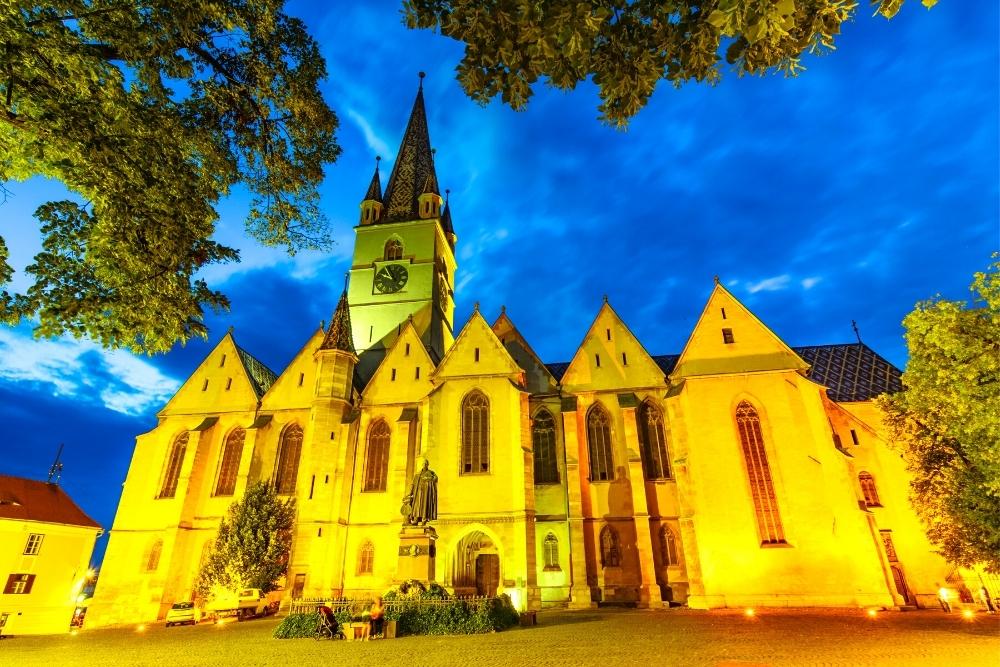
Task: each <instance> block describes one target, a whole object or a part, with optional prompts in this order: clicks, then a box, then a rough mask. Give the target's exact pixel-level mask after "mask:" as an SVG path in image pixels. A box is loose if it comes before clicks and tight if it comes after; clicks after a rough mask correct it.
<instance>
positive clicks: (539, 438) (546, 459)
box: [531, 410, 559, 484]
mask: <svg viewBox="0 0 1000 667" xmlns="http://www.w3.org/2000/svg"><path fill="white" fill-rule="evenodd" d="M531 446H532V448H533V449H534V450H535V484H558V483H559V466H558V465H557V463H556V421H555V419H553V417H552V413H551V412H549V411H548V410H542V411H541V412H539V413H538V414H537V415H535V419H534V421H533V423H532V425H531Z"/></svg>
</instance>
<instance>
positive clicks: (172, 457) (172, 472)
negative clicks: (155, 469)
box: [156, 432, 188, 498]
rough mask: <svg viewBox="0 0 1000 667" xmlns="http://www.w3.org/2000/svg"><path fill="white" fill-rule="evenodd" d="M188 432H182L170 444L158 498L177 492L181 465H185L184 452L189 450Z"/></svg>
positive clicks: (170, 496) (172, 495) (167, 496)
mask: <svg viewBox="0 0 1000 667" xmlns="http://www.w3.org/2000/svg"><path fill="white" fill-rule="evenodd" d="M187 444H188V434H187V433H186V432H185V433H181V434H180V435H179V436H177V439H176V440H174V444H173V445H171V446H170V452H169V453H168V454H167V465H166V469H165V470H164V472H163V484H161V485H160V493H159V494H158V495H157V496H156V497H157V498H173V497H174V494H175V493H177V481H178V480H179V479H180V476H181V466H182V465H184V454H185V452H187Z"/></svg>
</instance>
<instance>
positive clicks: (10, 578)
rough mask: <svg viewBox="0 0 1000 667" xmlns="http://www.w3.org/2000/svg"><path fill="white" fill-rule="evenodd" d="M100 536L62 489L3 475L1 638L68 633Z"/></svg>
mask: <svg viewBox="0 0 1000 667" xmlns="http://www.w3.org/2000/svg"><path fill="white" fill-rule="evenodd" d="M10 480H14V481H15V482H16V484H15V485H14V486H13V487H12V486H11V485H8V484H6V482H9V481H10ZM12 488H13V490H11V489H12ZM39 506H41V507H39ZM53 508H54V509H53ZM17 514H24V515H25V517H26V518H24V517H16V516H12V515H17ZM100 534H101V528H100V526H98V525H97V524H96V523H94V522H93V521H92V520H90V519H89V518H88V517H86V515H84V514H83V512H81V511H80V510H79V508H77V507H76V506H75V505H73V504H72V501H70V500H69V498H68V497H67V496H66V495H65V494H64V493H63V492H62V491H61V490H60V489H59V488H58V487H56V485H54V484H52V485H50V484H45V483H44V482H35V481H30V480H20V479H18V478H10V477H6V476H2V475H0V634H2V635H6V636H16V635H38V634H57V633H65V632H68V631H69V627H70V621H71V620H72V619H73V613H74V612H75V610H76V608H77V605H78V603H79V602H80V596H81V594H82V592H83V589H84V587H85V586H86V585H87V583H88V582H89V579H88V577H89V576H90V575H91V574H92V572H90V570H89V567H90V556H91V553H92V552H93V550H94V542H95V540H96V539H97V538H98V536H99V535H100Z"/></svg>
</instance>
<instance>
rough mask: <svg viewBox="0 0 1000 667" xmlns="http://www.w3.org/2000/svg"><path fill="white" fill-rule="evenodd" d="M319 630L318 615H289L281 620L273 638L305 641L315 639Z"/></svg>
mask: <svg viewBox="0 0 1000 667" xmlns="http://www.w3.org/2000/svg"><path fill="white" fill-rule="evenodd" d="M318 628H319V616H318V615H316V614H289V615H288V616H285V617H284V618H283V619H281V623H278V627H276V628H275V629H274V632H273V633H271V636H272V637H274V638H275V639H303V638H306V637H315V636H316V630H317V629H318Z"/></svg>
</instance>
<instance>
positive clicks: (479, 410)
mask: <svg viewBox="0 0 1000 667" xmlns="http://www.w3.org/2000/svg"><path fill="white" fill-rule="evenodd" d="M489 471H490V401H489V399H488V398H486V395H485V394H484V393H483V392H481V391H478V390H476V391H473V392H471V393H470V394H469V395H468V396H466V397H465V400H463V401H462V474H466V473H477V472H489Z"/></svg>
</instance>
